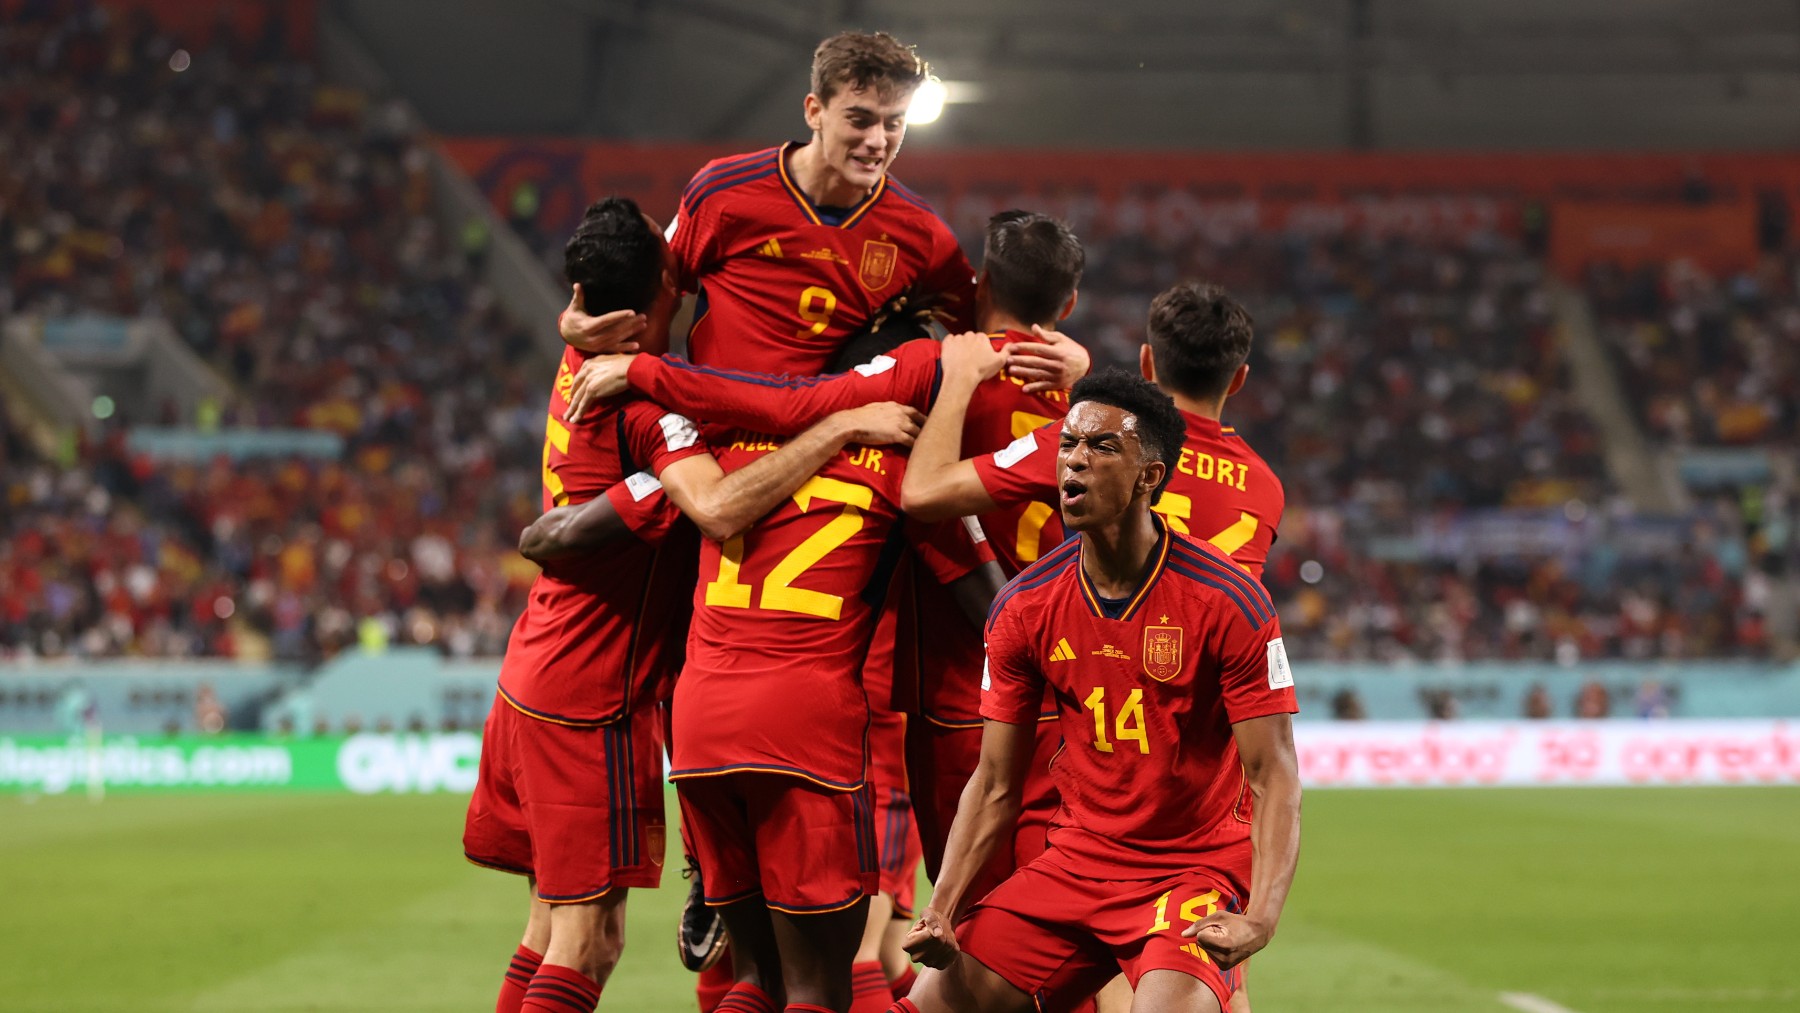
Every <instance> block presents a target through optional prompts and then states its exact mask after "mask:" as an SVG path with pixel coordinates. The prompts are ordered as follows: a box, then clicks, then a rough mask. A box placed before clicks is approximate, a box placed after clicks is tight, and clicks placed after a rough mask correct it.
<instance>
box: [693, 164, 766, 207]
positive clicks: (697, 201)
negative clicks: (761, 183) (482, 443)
mask: <svg viewBox="0 0 1800 1013" xmlns="http://www.w3.org/2000/svg"><path fill="white" fill-rule="evenodd" d="M773 175H775V170H774V169H773V168H770V169H763V170H761V171H759V172H754V173H751V174H750V175H748V176H738V177H735V178H733V179H728V180H725V181H723V182H720V183H715V184H713V185H712V186H711V187H709V188H708V189H705V190H702V191H700V192H699V193H698V194H695V195H694V199H693V200H692V201H690V202H688V204H687V209H688V212H689V213H690V214H691V213H692V212H694V211H697V210H699V209H700V205H701V204H702V203H704V202H705V201H706V198H708V197H711V196H712V195H713V194H715V193H718V192H719V191H720V190H729V189H731V188H732V187H734V186H742V185H744V184H745V183H754V182H756V181H757V180H759V179H768V178H769V177H770V176H773Z"/></svg>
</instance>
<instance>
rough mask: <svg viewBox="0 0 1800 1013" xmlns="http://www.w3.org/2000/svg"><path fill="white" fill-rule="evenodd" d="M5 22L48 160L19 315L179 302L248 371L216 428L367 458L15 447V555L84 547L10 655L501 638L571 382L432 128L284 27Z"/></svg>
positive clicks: (10, 102)
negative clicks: (313, 432)
mask: <svg viewBox="0 0 1800 1013" xmlns="http://www.w3.org/2000/svg"><path fill="white" fill-rule="evenodd" d="M270 24H271V25H272V26H274V25H278V22H277V21H275V20H273V19H272V20H271V21H270ZM4 40H5V41H4V45H5V47H6V52H5V54H4V58H3V59H0V150H11V151H24V150H30V151H33V152H35V153H36V154H35V156H34V157H33V158H29V159H26V158H7V159H4V160H0V194H5V195H7V199H6V214H5V215H4V216H0V307H4V308H5V309H6V310H7V311H8V312H10V313H15V314H27V315H38V316H42V317H45V318H50V319H54V318H58V317H63V316H67V315H70V314H75V313H89V314H91V313H100V314H107V315H112V316H119V317H132V316H137V315H161V316H163V317H165V318H166V319H167V320H168V321H169V322H170V323H171V324H172V325H173V326H174V328H175V330H176V331H177V332H178V333H179V334H180V335H181V336H182V337H183V338H184V339H186V340H187V341H188V342H189V343H190V344H191V345H192V347H193V348H194V349H195V350H196V351H197V352H199V353H200V354H201V355H202V356H203V357H204V358H205V359H206V361H208V362H209V363H211V364H212V366H213V367H214V368H215V369H216V370H217V371H218V372H219V373H220V374H222V375H223V376H225V377H226V378H227V379H228V380H230V381H231V382H232V383H233V384H235V385H236V388H237V390H238V392H239V396H238V397H237V398H236V399H235V400H234V401H233V402H232V403H230V404H228V405H226V406H224V410H223V415H222V418H221V419H219V420H216V421H218V422H222V423H223V424H225V425H240V426H242V425H248V426H301V427H309V428H314V429H322V430H328V431H331V432H334V433H337V434H339V435H341V436H342V437H343V438H344V440H345V443H346V451H345V454H344V459H343V460H342V461H341V462H339V463H335V464H319V463H315V462H311V461H308V460H304V459H298V458H296V459H280V458H277V459H273V460H269V459H265V460H262V461H259V462H257V463H254V464H250V465H247V466H245V465H237V464H233V463H228V462H224V461H220V462H216V463H212V464H200V465H159V466H156V467H151V466H150V465H148V464H147V463H146V462H145V461H143V460H140V459H138V458H136V457H134V456H132V455H128V454H126V453H125V452H124V451H123V450H122V448H121V446H120V443H121V441H120V440H119V439H117V438H109V439H107V440H106V441H104V442H103V444H102V445H99V446H94V447H89V448H85V450H84V452H83V454H82V458H81V460H80V462H79V464H78V466H77V467H75V468H73V469H70V470H67V471H61V470H60V469H55V468H50V467H49V466H47V465H42V464H35V465H34V464H21V463H19V458H20V456H21V454H19V453H14V454H9V455H8V457H7V462H8V463H7V471H6V474H5V479H6V485H7V487H8V488H9V489H10V490H12V495H13V497H14V501H15V502H22V503H23V504H24V505H25V507H26V512H25V513H19V514H13V515H10V516H9V517H8V519H7V522H6V523H7V524H8V528H9V530H8V532H7V533H8V534H9V535H18V536H20V538H21V539H22V540H21V541H19V542H17V543H16V544H15V543H14V541H13V539H12V538H11V537H9V538H8V542H7V545H8V548H7V550H6V551H7V552H8V553H9V554H11V555H14V556H18V555H20V554H22V553H33V554H35V555H36V556H42V555H44V554H45V553H44V551H43V550H42V549H40V548H39V543H46V542H47V543H49V546H50V549H51V550H53V551H50V552H49V553H48V555H49V556H50V557H53V558H54V559H55V560H56V561H57V563H56V565H55V566H53V567H50V568H49V569H47V570H45V571H44V572H41V573H37V574H36V575H35V576H32V577H31V578H30V579H31V580H32V581H33V583H31V584H29V585H21V584H20V583H19V582H18V581H17V580H15V581H14V582H12V585H11V586H12V588H13V590H12V591H11V592H10V595H11V597H15V598H16V597H18V596H20V595H24V596H25V597H27V598H28V599H30V600H29V601H27V602H26V603H25V604H24V605H17V604H15V605H13V606H11V607H9V609H8V613H9V614H8V615H7V616H5V617H3V622H0V652H25V653H31V654H48V655H56V654H61V653H77V654H84V655H95V656H103V655H107V654H114V653H128V654H142V655H195V654H207V655H243V654H246V653H248V654H251V655H264V654H269V653H273V654H274V655H276V656H279V657H283V658H294V659H318V658H322V657H326V656H329V655H330V654H332V653H333V652H334V651H336V650H338V649H340V648H341V647H342V646H343V645H345V644H347V643H350V642H353V641H355V640H357V639H358V638H359V637H368V636H376V637H379V638H381V639H383V640H392V641H396V642H401V643H408V642H421V643H433V644H438V645H441V646H442V647H443V649H445V650H446V651H448V652H451V653H454V654H465V655H466V654H483V655H492V654H497V653H498V652H499V650H500V648H501V647H502V645H503V644H504V641H505V636H506V632H507V630H508V628H509V627H510V624H511V620H512V617H513V615H514V614H516V613H517V611H518V610H519V609H520V608H521V607H522V605H523V590H524V587H525V586H526V585H527V584H528V583H529V580H530V578H531V576H532V575H533V573H535V570H534V569H533V568H531V567H530V566H529V564H526V563H524V562H523V561H522V560H519V559H518V557H517V556H516V554H514V553H513V552H512V551H511V546H512V544H513V541H514V539H516V537H517V532H518V530H519V528H520V526H521V522H522V521H523V520H524V519H526V518H528V517H529V516H532V515H533V514H535V512H536V510H537V506H538V490H537V481H538V480H537V466H536V458H537V456H538V449H539V444H540V442H541V438H542V437H541V431H542V419H541V417H540V415H539V412H541V410H542V409H541V407H540V406H541V404H542V403H543V400H542V399H543V397H544V389H545V388H544V385H545V384H546V383H547V382H548V379H549V376H550V373H549V371H548V368H547V367H546V366H545V365H543V364H542V363H541V362H540V361H539V360H537V359H533V358H532V357H531V354H530V348H531V346H530V342H529V341H528V339H527V338H526V337H525V336H524V335H522V334H520V333H519V332H518V331H517V330H516V329H514V328H512V327H509V326H508V325H506V324H505V322H504V321H503V320H502V318H501V316H500V314H499V313H498V311H497V310H496V308H495V299H494V297H493V294H492V293H491V292H489V291H487V290H486V289H485V288H484V287H483V286H481V285H480V284H479V283H477V282H476V281H475V280H474V278H473V276H472V273H471V271H470V263H471V262H472V261H473V260H474V259H476V258H478V257H479V256H480V255H481V252H482V251H481V250H480V249H478V248H474V247H470V248H467V249H465V248H462V247H460V246H459V245H457V244H456V243H453V242H452V241H451V240H450V239H448V238H447V237H446V236H445V235H444V230H443V229H442V228H440V226H439V224H438V222H437V221H436V220H435V219H434V218H433V217H432V216H431V214H430V210H431V200H430V198H431V189H430V180H429V177H428V175H427V173H426V172H425V166H424V158H423V149H422V148H421V147H420V145H421V144H422V143H423V142H422V141H421V140H420V139H419V138H417V137H415V136H413V135H412V134H411V133H409V132H408V131H407V130H406V129H405V128H404V127H403V126H400V125H399V124H401V123H403V122H404V120H403V118H401V117H399V116H397V115H396V114H395V111H394V110H393V109H390V108H388V107H386V106H384V105H383V104H380V103H373V102H370V101H369V100H368V99H366V98H365V97H364V96H362V95H360V94H357V93H355V92H351V91H346V90H344V89H341V88H337V87H333V86H329V85H326V84H323V83H321V82H320V80H319V78H318V74H317V72H316V71H315V69H314V68H313V67H312V66H311V65H310V64H309V63H308V62H306V61H302V60H298V59H293V58H290V57H287V56H285V55H283V52H284V51H283V49H282V48H281V45H280V39H279V37H278V35H271V36H269V37H265V38H263V39H261V40H259V41H257V42H254V43H247V44H243V45H237V46H232V45H224V44H220V45H214V46H211V47H208V48H202V49H197V50H196V51H195V52H194V53H193V54H192V55H191V57H190V56H189V54H188V53H187V52H186V51H185V50H183V51H180V53H179V56H177V55H176V54H177V49H176V44H175V42H174V40H172V39H170V38H168V37H166V36H164V35H163V34H161V33H160V32H159V30H158V29H157V28H156V26H155V25H154V24H153V23H152V22H151V21H150V20H148V19H147V18H146V17H143V16H141V12H140V13H139V14H119V13H108V12H107V11H106V10H105V9H103V8H102V9H94V10H89V9H87V8H85V7H81V8H78V9H77V12H76V13H71V14H67V15H61V16H56V15H52V16H49V17H46V18H43V19H39V20H34V19H30V18H25V19H22V20H21V21H20V23H19V24H17V25H9V26H8V31H7V33H6V35H5V36H4ZM122 138H128V139H129V143H121V139H122ZM120 180H128V181H129V185H126V186H123V187H121V186H119V185H118V181H120ZM459 238H460V237H459ZM172 421H178V420H175V419H170V418H165V417H157V418H137V419H132V418H127V417H125V416H124V415H123V413H122V414H121V415H120V416H118V417H115V418H114V419H113V420H112V423H111V425H112V426H113V428H114V435H115V437H116V436H117V434H118V433H120V432H122V431H123V430H124V429H125V428H126V427H128V426H129V425H131V424H133V423H161V422H172ZM179 421H191V420H179ZM59 472H60V473H59ZM74 507H84V508H85V513H86V516H85V517H84V516H83V513H84V511H83V510H82V509H73V508H74ZM27 535H29V537H25V536H27ZM126 543H130V548H129V551H125V550H122V549H121V548H120V546H122V545H125V544H126ZM121 560H133V561H137V562H134V564H133V568H132V569H130V570H129V571H128V573H125V574H121V573H120V572H119V571H120V570H121V569H122V567H120V566H119V562H120V561H121ZM140 560H141V561H140ZM34 565H35V556H34V558H33V559H29V560H25V561H20V560H18V559H15V560H14V561H13V563H12V566H13V567H14V568H15V569H18V568H19V567H24V568H25V569H32V568H33V566H34ZM145 573H150V574H154V579H152V578H151V577H148V576H144V574H145ZM15 576H17V575H15ZM277 577H279V578H280V579H279V580H277V579H276V578H277ZM21 579H23V578H21ZM140 583H150V584H153V585H154V587H153V590H152V591H145V592H142V593H140V592H139V590H138V586H139V584H140ZM201 592H204V593H203V594H201ZM197 595H198V596H197ZM134 596H135V597H134ZM6 597H7V595H5V594H0V600H5V599H6ZM145 597H150V598H154V599H155V602H156V603H158V604H156V605H155V606H154V608H155V609H157V610H159V612H158V614H157V615H154V616H147V615H146V614H145V609H146V606H145V605H144V604H143V602H142V601H141V600H139V599H142V598H145ZM190 602H191V603H192V609H191V611H193V613H194V614H193V615H192V616H186V615H177V614H176V613H179V612H182V611H183V610H184V609H187V606H188V605H189V604H190ZM66 603H73V604H72V605H71V604H66ZM172 603H180V607H179V608H177V607H176V606H175V605H174V604H172ZM215 609H216V610H217V611H216V612H215ZM21 611H22V612H23V613H26V614H27V615H24V616H20V615H18V614H17V613H20V612H21ZM162 613H168V614H167V615H164V614H162ZM371 623H372V624H373V626H371V625H370V624H371ZM359 626H360V627H361V628H359ZM165 627H166V628H167V629H166V630H165Z"/></svg>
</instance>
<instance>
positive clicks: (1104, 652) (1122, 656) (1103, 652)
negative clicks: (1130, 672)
mask: <svg viewBox="0 0 1800 1013" xmlns="http://www.w3.org/2000/svg"><path fill="white" fill-rule="evenodd" d="M1094 653H1095V654H1096V655H1098V656H1100V657H1102V658H1117V659H1119V660H1120V661H1130V660H1131V655H1129V654H1126V653H1125V652H1124V651H1121V650H1119V649H1118V648H1117V647H1114V646H1113V645H1111V644H1107V645H1105V646H1104V647H1102V648H1100V649H1099V650H1098V651H1095V652H1094Z"/></svg>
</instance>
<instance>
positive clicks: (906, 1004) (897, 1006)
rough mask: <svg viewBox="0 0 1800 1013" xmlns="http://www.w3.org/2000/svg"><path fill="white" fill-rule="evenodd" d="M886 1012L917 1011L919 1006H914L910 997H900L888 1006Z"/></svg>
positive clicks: (902, 1012) (914, 1012)
mask: <svg viewBox="0 0 1800 1013" xmlns="http://www.w3.org/2000/svg"><path fill="white" fill-rule="evenodd" d="M888 1013H919V1007H917V1006H914V1005H913V1004H912V1000H911V999H901V1000H898V1001H897V1002H895V1003H894V1004H893V1005H892V1006H889V1007H888Z"/></svg>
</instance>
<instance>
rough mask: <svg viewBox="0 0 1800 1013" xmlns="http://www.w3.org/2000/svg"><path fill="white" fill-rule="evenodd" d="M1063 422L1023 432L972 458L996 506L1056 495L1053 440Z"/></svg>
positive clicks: (983, 486) (1007, 505)
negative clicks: (1007, 442)
mask: <svg viewBox="0 0 1800 1013" xmlns="http://www.w3.org/2000/svg"><path fill="white" fill-rule="evenodd" d="M1061 432H1062V423H1061V422H1060V421H1059V422H1052V423H1050V424H1049V425H1044V426H1039V427H1038V428H1036V429H1034V430H1032V431H1031V432H1029V433H1026V434H1025V435H1024V436H1021V437H1019V438H1018V439H1016V440H1014V441H1012V442H1011V443H1009V444H1007V445H1006V446H1004V447H1001V448H1000V449H999V450H996V451H994V452H993V453H991V454H983V455H981V456H980V457H977V458H975V475H976V477H977V478H979V479H980V480H981V487H982V488H983V489H986V490H987V494H988V495H989V496H991V497H993V499H994V503H995V505H997V506H999V507H1002V508H1004V507H1009V506H1017V505H1019V504H1020V503H1025V502H1029V501H1031V500H1043V499H1050V498H1053V497H1054V496H1055V495H1056V441H1057V436H1058V434H1060V433H1061Z"/></svg>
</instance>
